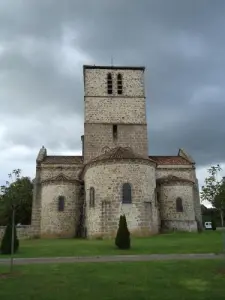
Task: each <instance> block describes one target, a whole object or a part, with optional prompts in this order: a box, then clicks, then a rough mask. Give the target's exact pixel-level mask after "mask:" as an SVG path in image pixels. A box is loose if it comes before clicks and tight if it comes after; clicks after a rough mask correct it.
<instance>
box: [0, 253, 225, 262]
mask: <svg viewBox="0 0 225 300" xmlns="http://www.w3.org/2000/svg"><path fill="white" fill-rule="evenodd" d="M224 258H225V255H223V254H214V253H206V254H150V255H114V256H87V257H85V256H82V257H77V256H74V257H38V258H15V259H14V264H15V265H26V264H50V263H76V262H78V263H79V262H80V263H85V262H125V261H157V260H161V261H162V260H186V259H191V260H198V259H224ZM8 263H9V259H0V265H1V264H2V265H5V264H8Z"/></svg>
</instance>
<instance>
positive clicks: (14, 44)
mask: <svg viewBox="0 0 225 300" xmlns="http://www.w3.org/2000/svg"><path fill="white" fill-rule="evenodd" d="M224 25H225V2H224V1H223V0H217V1H214V2H213V1H211V0H198V1H196V0H189V1H186V0H168V1H165V0H155V1H150V0H146V1H144V0H142V1H132V0H114V1H107V0H104V1H103V0H96V1H94V0H86V1H84V0H83V1H74V0H66V1H46V0H39V1H36V0H21V1H12V0H11V1H10V0H2V1H1V3H0V69H1V75H0V102H1V110H0V116H1V119H0V128H1V125H2V126H6V130H5V133H4V135H3V137H2V136H1V140H0V141H2V143H1V145H4V146H3V148H4V149H7V147H8V148H9V147H14V146H16V145H21V146H22V145H24V146H26V147H28V148H29V149H31V151H33V152H32V153H34V152H35V153H34V154H33V156H32V157H33V158H34V159H35V156H36V151H38V149H39V147H40V146H41V145H42V144H44V145H45V146H46V147H48V148H50V149H51V150H52V151H56V152H60V151H66V150H67V149H68V151H78V150H80V149H81V145H80V134H82V130H83V81H82V64H86V63H90V62H93V63H95V64H110V63H111V56H113V57H114V63H115V64H122V65H145V66H146V67H147V71H146V94H147V101H148V104H147V109H148V121H149V146H150V152H151V153H152V154H175V153H176V151H177V150H178V147H184V148H186V149H187V150H188V151H189V152H190V154H191V155H192V156H193V157H194V158H195V160H196V162H197V164H198V165H202V166H203V165H208V164H211V163H214V162H215V163H217V162H224V161H225V154H224V153H225V152H224V147H225V142H224V140H223V137H224V134H225V132H224V130H225V129H224V128H225V126H224V125H225V124H224V115H225V113H224V111H225V110H224V108H225V107H224V104H223V100H224V81H225V71H224V70H225V57H224V51H225V41H224V35H223V28H224ZM69 33H70V34H74V37H72V38H71V39H70V44H69V50H68V48H66V50H65V49H64V50H65V53H67V54H68V55H69V58H68V59H67V57H66V56H65V53H64V52H62V51H63V48H62V45H63V43H64V42H65V37H66V36H67V37H68V34H69ZM2 49H3V50H2ZM67 54H66V55H67ZM216 91H217V92H216ZM3 139H4V142H3ZM0 151H1V149H0ZM27 159H28V161H30V160H32V159H31V158H30V157H29V158H27ZM22 161H23V159H22V158H21V163H22ZM4 166H5V167H4V168H6V167H7V166H6V164H4ZM0 175H1V174H0ZM0 177H1V176H0Z"/></svg>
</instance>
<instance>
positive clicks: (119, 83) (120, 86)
mask: <svg viewBox="0 0 225 300" xmlns="http://www.w3.org/2000/svg"><path fill="white" fill-rule="evenodd" d="M117 93H118V95H122V94H123V81H122V75H121V74H118V75H117Z"/></svg>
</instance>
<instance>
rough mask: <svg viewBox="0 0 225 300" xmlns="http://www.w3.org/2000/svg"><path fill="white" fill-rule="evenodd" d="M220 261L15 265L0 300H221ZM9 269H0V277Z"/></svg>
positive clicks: (0, 287)
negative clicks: (0, 274)
mask: <svg viewBox="0 0 225 300" xmlns="http://www.w3.org/2000/svg"><path fill="white" fill-rule="evenodd" d="M223 267H225V263H224V262H222V261H194V262H193V261H168V262H133V263H85V264H79V263H77V264H49V265H48V264H47V265H26V266H16V267H15V275H14V276H12V277H8V278H7V277H5V278H4V277H2V278H1V279H0V299H1V300H13V299H17V300H28V299H32V300H42V299H43V300H53V299H54V300H57V299H60V300H61V299H67V300H70V299H80V300H86V299H98V300H101V299H104V300H105V299H108V300H110V299H112V300H115V299H121V300H132V299H135V300H139V299H143V300H144V299H155V300H157V299H160V300H162V299H167V300H170V299H171V300H176V299H183V300H200V299H204V300H207V299H208V300H211V299H217V300H220V299H221V300H222V299H224V294H225V275H224V274H223V273H221V272H220V271H221V269H222V268H223ZM7 269H8V267H6V266H4V267H3V266H0V273H1V272H2V273H3V272H6V271H7Z"/></svg>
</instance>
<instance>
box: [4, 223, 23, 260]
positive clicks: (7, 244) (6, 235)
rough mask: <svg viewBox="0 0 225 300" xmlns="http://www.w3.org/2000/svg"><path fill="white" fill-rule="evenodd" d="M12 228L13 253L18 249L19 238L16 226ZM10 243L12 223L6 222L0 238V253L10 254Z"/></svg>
mask: <svg viewBox="0 0 225 300" xmlns="http://www.w3.org/2000/svg"><path fill="white" fill-rule="evenodd" d="M13 230H14V253H16V252H17V251H18V249H19V240H18V237H17V232H16V226H14V228H13ZM11 245H12V225H11V224H8V225H7V226H6V229H5V233H4V236H3V239H2V243H1V248H0V253H1V254H11Z"/></svg>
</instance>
